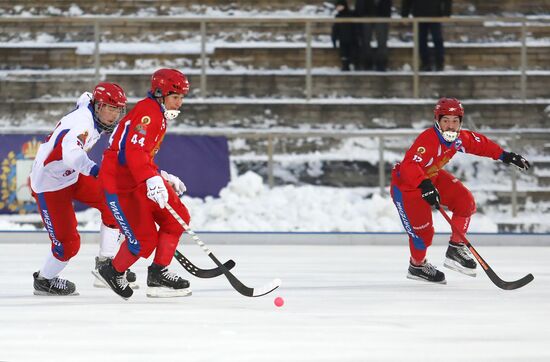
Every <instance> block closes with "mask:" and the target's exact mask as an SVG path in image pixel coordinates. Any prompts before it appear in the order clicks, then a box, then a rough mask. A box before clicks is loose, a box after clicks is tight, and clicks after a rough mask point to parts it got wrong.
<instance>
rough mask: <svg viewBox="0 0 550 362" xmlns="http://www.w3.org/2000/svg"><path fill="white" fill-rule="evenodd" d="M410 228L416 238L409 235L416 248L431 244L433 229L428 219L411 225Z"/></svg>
mask: <svg viewBox="0 0 550 362" xmlns="http://www.w3.org/2000/svg"><path fill="white" fill-rule="evenodd" d="M412 229H413V232H414V234H415V235H416V239H417V240H415V238H414V237H413V236H411V241H412V243H413V244H414V246H415V247H416V249H419V250H423V249H425V248H427V247H428V246H430V245H432V241H433V238H434V234H435V231H434V226H433V224H432V223H431V222H429V221H428V222H426V223H424V224H421V225H412Z"/></svg>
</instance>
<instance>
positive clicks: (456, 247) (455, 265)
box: [443, 242, 477, 277]
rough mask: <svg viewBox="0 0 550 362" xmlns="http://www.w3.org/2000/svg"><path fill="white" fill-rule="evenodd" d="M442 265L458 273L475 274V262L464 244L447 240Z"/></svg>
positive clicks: (473, 275)
mask: <svg viewBox="0 0 550 362" xmlns="http://www.w3.org/2000/svg"><path fill="white" fill-rule="evenodd" d="M443 265H444V266H445V267H446V268H449V269H452V270H454V271H457V272H459V273H462V274H466V275H468V276H471V277H475V276H476V267H477V263H476V262H475V260H474V259H472V257H471V256H470V253H469V251H468V247H467V246H466V245H464V244H458V243H453V242H449V247H448V248H447V252H446V253H445V263H443Z"/></svg>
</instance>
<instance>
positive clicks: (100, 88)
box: [93, 82, 127, 108]
mask: <svg viewBox="0 0 550 362" xmlns="http://www.w3.org/2000/svg"><path fill="white" fill-rule="evenodd" d="M93 97H94V102H95V103H105V104H108V105H110V106H113V107H121V108H124V107H126V100H127V99H126V94H124V89H122V87H121V86H119V85H118V84H116V83H108V82H101V83H99V84H98V85H96V86H95V89H94V93H93Z"/></svg>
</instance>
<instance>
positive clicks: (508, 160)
mask: <svg viewBox="0 0 550 362" xmlns="http://www.w3.org/2000/svg"><path fill="white" fill-rule="evenodd" d="M500 159H501V160H502V162H504V163H505V164H507V165H509V164H512V165H514V166H516V167H518V168H519V169H520V170H523V171H527V170H528V169H529V167H531V164H530V163H529V161H527V160H526V159H525V158H523V156H521V155H518V154H517V153H514V152H506V151H503V152H502V155H500Z"/></svg>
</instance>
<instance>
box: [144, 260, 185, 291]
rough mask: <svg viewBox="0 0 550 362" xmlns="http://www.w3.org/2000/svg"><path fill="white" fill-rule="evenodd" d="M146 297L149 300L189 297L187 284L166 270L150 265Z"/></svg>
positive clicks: (159, 266)
mask: <svg viewBox="0 0 550 362" xmlns="http://www.w3.org/2000/svg"><path fill="white" fill-rule="evenodd" d="M147 287H148V288H147V296H148V297H150V298H168V297H186V296H188V295H191V288H189V282H188V281H187V280H185V279H183V278H182V277H180V276H179V275H177V274H175V273H172V272H169V271H168V268H167V267H165V266H162V265H158V264H155V263H153V264H151V266H150V267H149V268H148V270H147Z"/></svg>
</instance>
